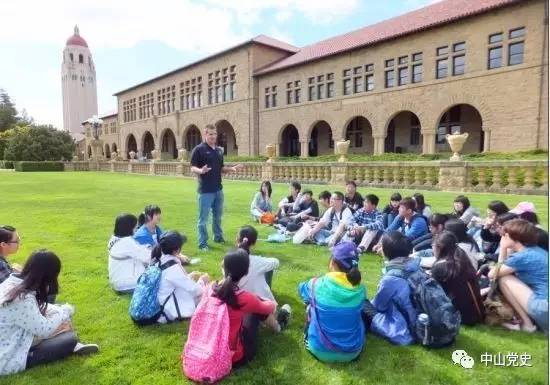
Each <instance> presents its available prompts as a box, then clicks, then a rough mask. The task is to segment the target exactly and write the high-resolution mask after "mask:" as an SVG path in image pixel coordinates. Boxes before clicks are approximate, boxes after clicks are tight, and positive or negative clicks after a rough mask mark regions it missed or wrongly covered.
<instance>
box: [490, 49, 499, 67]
mask: <svg viewBox="0 0 550 385" xmlns="http://www.w3.org/2000/svg"><path fill="white" fill-rule="evenodd" d="M501 66H502V47H495V48H489V65H488V68H489V69H493V68H499V67H501Z"/></svg>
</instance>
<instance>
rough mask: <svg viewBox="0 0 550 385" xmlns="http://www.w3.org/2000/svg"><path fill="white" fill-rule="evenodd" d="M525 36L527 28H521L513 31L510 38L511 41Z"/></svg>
mask: <svg viewBox="0 0 550 385" xmlns="http://www.w3.org/2000/svg"><path fill="white" fill-rule="evenodd" d="M524 35H525V27H521V28H515V29H511V30H510V34H509V35H508V37H509V38H510V39H516V38H518V37H523V36H524Z"/></svg>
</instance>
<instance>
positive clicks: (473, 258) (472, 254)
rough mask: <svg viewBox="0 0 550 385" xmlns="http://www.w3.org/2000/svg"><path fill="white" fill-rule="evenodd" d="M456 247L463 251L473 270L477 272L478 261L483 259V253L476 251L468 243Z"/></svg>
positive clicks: (461, 243)
mask: <svg viewBox="0 0 550 385" xmlns="http://www.w3.org/2000/svg"><path fill="white" fill-rule="evenodd" d="M457 246H458V247H460V248H461V249H462V250H464V252H465V253H466V255H467V256H468V259H469V260H470V263H471V264H472V266H473V267H474V270H475V271H477V265H478V261H479V260H480V259H482V258H483V253H480V252H479V251H477V250H476V249H475V247H474V246H472V244H471V243H468V242H460V243H459V244H458V245H457Z"/></svg>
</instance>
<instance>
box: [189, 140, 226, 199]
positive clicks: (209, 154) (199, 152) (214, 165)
mask: <svg viewBox="0 0 550 385" xmlns="http://www.w3.org/2000/svg"><path fill="white" fill-rule="evenodd" d="M204 165H207V166H208V167H210V168H211V170H210V171H208V172H207V173H206V174H202V175H199V189H198V190H199V193H201V194H202V193H214V192H218V191H220V190H221V189H222V168H223V148H222V147H216V148H215V149H213V148H212V147H210V146H209V145H208V144H207V143H206V142H202V143H201V144H199V145H197V146H196V147H195V148H194V149H193V152H192V153H191V166H194V167H198V168H202V167H203V166H204Z"/></svg>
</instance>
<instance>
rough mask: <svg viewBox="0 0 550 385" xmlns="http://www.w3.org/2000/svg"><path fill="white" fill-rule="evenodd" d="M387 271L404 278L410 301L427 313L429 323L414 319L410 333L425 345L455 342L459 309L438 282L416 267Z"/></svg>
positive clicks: (458, 326)
mask: <svg viewBox="0 0 550 385" xmlns="http://www.w3.org/2000/svg"><path fill="white" fill-rule="evenodd" d="M388 274H390V275H393V276H396V277H400V278H403V279H406V280H407V282H408V283H409V287H410V288H411V301H412V304H413V306H414V308H415V310H416V311H417V313H418V314H421V313H425V314H427V315H428V319H429V322H428V325H427V326H424V325H421V324H419V323H418V322H416V326H415V328H414V331H413V335H414V336H415V337H416V340H417V341H418V342H419V343H420V344H422V345H424V346H428V347H433V348H439V347H443V346H447V345H450V344H452V343H453V342H454V340H455V338H456V336H457V335H458V331H459V329H460V321H461V318H460V312H459V311H458V310H456V309H455V307H454V305H453V303H452V301H451V300H450V299H449V297H448V296H447V294H446V293H445V291H444V290H443V288H442V287H441V285H440V284H439V283H438V282H437V281H436V280H435V279H434V278H432V277H431V276H429V275H428V274H426V273H425V272H424V271H423V270H422V269H419V270H417V271H415V272H412V273H410V274H407V273H405V272H404V271H403V270H402V269H400V268H393V269H391V270H389V271H388Z"/></svg>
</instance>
